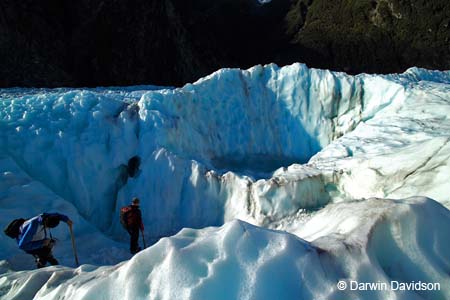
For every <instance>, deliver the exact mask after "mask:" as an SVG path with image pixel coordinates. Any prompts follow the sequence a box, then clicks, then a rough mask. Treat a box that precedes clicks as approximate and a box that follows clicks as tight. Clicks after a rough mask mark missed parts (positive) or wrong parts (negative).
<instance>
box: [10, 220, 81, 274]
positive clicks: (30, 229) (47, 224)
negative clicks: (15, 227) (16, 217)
mask: <svg viewBox="0 0 450 300" xmlns="http://www.w3.org/2000/svg"><path fill="white" fill-rule="evenodd" d="M22 220H23V219H22ZM60 221H63V222H66V223H67V225H69V227H70V228H72V224H73V222H72V221H71V220H70V219H69V218H68V217H67V216H65V215H62V214H58V213H43V214H40V215H39V216H36V217H34V218H31V219H29V220H24V222H23V224H22V225H21V226H20V228H19V232H18V235H17V237H16V241H17V244H18V245H19V248H20V249H22V250H24V251H25V252H26V253H28V254H31V255H33V256H34V258H35V260H36V265H37V267H38V268H43V267H45V266H46V265H47V262H49V263H50V264H51V265H57V264H58V261H57V260H56V259H55V258H54V257H53V254H52V248H53V245H54V243H55V240H54V239H53V237H52V234H51V232H50V228H55V227H56V226H58V224H59V222H60Z"/></svg>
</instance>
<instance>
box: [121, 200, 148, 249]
mask: <svg viewBox="0 0 450 300" xmlns="http://www.w3.org/2000/svg"><path fill="white" fill-rule="evenodd" d="M139 205H140V201H139V199H138V198H136V197H135V198H133V200H132V201H131V204H130V205H128V206H124V207H122V208H121V209H120V223H122V225H123V227H124V228H125V229H126V230H127V231H128V233H129V234H130V253H131V254H136V253H138V252H139V251H140V250H141V247H139V230H141V231H142V239H143V242H144V247H145V240H144V224H143V223H142V213H141V209H140V208H139Z"/></svg>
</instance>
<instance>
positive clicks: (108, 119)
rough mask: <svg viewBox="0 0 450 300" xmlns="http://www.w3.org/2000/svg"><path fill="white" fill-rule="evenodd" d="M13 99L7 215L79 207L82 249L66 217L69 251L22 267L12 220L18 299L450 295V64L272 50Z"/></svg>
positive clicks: (5, 256) (0, 273)
mask: <svg viewBox="0 0 450 300" xmlns="http://www.w3.org/2000/svg"><path fill="white" fill-rule="evenodd" d="M0 98H1V99H0V106H1V110H0V170H1V174H0V216H1V217H0V225H2V226H3V227H5V226H6V225H7V224H8V223H9V221H11V220H12V219H14V218H19V217H32V216H34V215H37V214H39V213H41V212H44V211H45V212H60V213H64V214H66V215H68V216H69V217H70V218H71V219H72V220H73V221H74V229H75V236H76V241H77V248H78V251H79V257H80V261H81V263H82V264H83V265H82V266H80V267H79V268H72V267H75V265H74V262H73V255H72V249H71V244H70V235H69V232H68V230H67V228H66V226H65V224H61V225H60V226H59V227H58V228H57V229H55V230H54V235H55V236H57V237H58V239H59V241H58V244H57V246H56V248H55V256H56V257H57V258H58V260H59V261H60V263H61V264H62V265H64V266H65V267H62V266H57V267H49V268H45V269H41V270H33V271H23V270H29V269H33V268H34V262H33V258H32V257H31V256H30V255H27V254H25V253H21V252H20V251H19V250H18V249H17V245H16V243H15V241H14V240H11V239H9V238H8V237H7V236H5V235H1V236H0V243H1V245H2V247H1V249H0V260H1V261H0V297H2V299H3V298H4V299H33V297H34V299H63V298H66V299H67V298H68V299H100V298H99V297H100V291H101V295H102V297H104V299H211V298H214V299H220V298H221V297H222V298H223V299H273V298H282V299H394V298H395V299H446V298H449V297H450V290H449V288H448V287H449V286H450V284H449V283H450V282H449V281H450V275H449V274H450V251H449V250H450V239H449V237H448V231H446V228H448V223H449V222H450V218H449V217H450V216H449V211H448V207H450V193H449V192H450V191H449V188H448V178H449V174H450V144H449V141H450V120H449V117H448V116H449V115H450V72H448V71H447V72H439V71H428V70H423V69H417V68H412V69H409V70H408V71H406V72H405V73H403V74H392V75H383V76H381V75H367V74H361V75H357V76H349V75H347V74H345V73H336V72H330V71H326V70H317V69H308V68H307V67H306V66H305V65H302V64H294V65H291V66H287V67H283V68H279V67H277V66H275V65H266V66H256V67H253V68H251V69H248V70H238V69H223V70H219V71H218V72H216V73H214V74H211V75H210V76H208V77H205V78H203V79H201V80H199V81H197V82H196V83H193V84H187V85H186V86H184V87H183V88H177V89H173V88H158V87H151V86H148V87H129V88H124V89H118V88H98V89H4V90H0ZM415 196H422V197H415ZM132 197H139V198H140V199H141V207H142V211H143V219H144V224H145V227H146V230H145V237H146V240H147V242H148V243H149V244H154V245H152V246H151V247H149V248H148V249H146V250H144V251H142V252H140V253H139V254H137V255H135V256H134V257H132V258H131V255H130V254H129V253H128V245H127V241H128V235H127V233H126V232H125V231H124V229H123V228H122V227H121V225H120V223H119V222H118V215H119V209H120V207H121V206H123V205H125V204H128V203H129V202H130V200H131V198H132ZM373 197H377V198H373ZM411 197H415V198H411ZM424 197H428V198H424ZM369 198H370V199H369ZM364 199H366V200H364ZM388 199H399V200H388ZM432 199H434V200H432ZM436 201H437V202H436ZM439 202H440V203H439ZM188 228H195V229H188ZM130 258H131V259H130ZM128 259H130V260H128ZM339 280H343V281H344V282H346V283H347V284H348V285H349V286H350V285H351V284H352V281H359V282H379V283H380V284H381V285H382V284H383V283H386V284H387V283H390V282H391V281H398V282H402V283H405V282H412V281H416V282H418V281H421V282H426V283H439V285H440V290H426V291H423V290H421V291H400V290H392V289H389V290H387V291H386V290H384V291H356V290H355V291H352V290H349V289H347V290H344V291H340V290H339V289H337V283H338V281H339ZM174 293H175V294H174Z"/></svg>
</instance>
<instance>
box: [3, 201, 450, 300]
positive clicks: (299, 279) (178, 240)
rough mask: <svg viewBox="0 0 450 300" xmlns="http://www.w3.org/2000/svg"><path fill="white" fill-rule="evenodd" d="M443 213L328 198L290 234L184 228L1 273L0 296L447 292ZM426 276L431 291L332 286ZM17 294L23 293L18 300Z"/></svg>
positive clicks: (429, 206)
mask: <svg viewBox="0 0 450 300" xmlns="http://www.w3.org/2000/svg"><path fill="white" fill-rule="evenodd" d="M448 226H450V212H449V211H448V210H447V209H446V208H444V207H443V206H442V205H440V204H438V203H437V202H435V201H433V200H430V199H427V198H410V199H405V200H399V201H393V200H386V199H369V200H364V201H359V202H346V203H339V204H334V205H331V206H328V207H327V208H325V209H323V210H322V211H321V212H320V213H319V214H317V215H316V216H315V217H314V218H312V219H311V220H310V221H309V222H307V223H306V224H304V226H303V227H302V228H299V230H298V231H297V234H298V235H299V236H301V237H304V238H306V239H307V240H309V242H308V241H306V240H304V239H301V238H299V237H296V236H295V235H292V234H289V233H286V232H281V231H271V230H267V229H262V228H259V227H255V226H253V225H250V224H248V223H245V222H243V221H239V220H235V221H231V222H229V223H226V224H225V225H223V226H222V227H220V228H205V229H201V230H193V229H183V230H182V231H180V232H179V233H178V234H176V235H175V236H172V237H169V238H163V239H161V240H160V241H159V242H158V243H157V244H155V245H154V246H153V247H151V248H149V249H146V250H145V251H142V252H140V253H139V254H137V255H136V256H134V257H133V258H132V259H131V260H129V261H127V262H125V263H122V264H118V265H116V266H112V267H100V268H97V267H93V266H89V265H85V266H82V267H79V268H77V269H69V268H65V267H51V268H47V269H46V270H43V271H28V272H23V273H9V274H4V275H0V284H2V286H3V290H5V291H8V293H7V294H5V295H4V297H5V298H7V299H24V298H30V297H29V296H28V297H27V296H26V293H29V294H30V295H34V293H36V292H37V293H36V296H35V298H34V299H46V300H52V299H55V300H56V299H73V300H76V299H111V300H112V299H121V300H127V299H133V300H135V299H167V300H169V299H286V300H288V299H334V300H336V299H433V300H438V299H448V297H449V296H450V288H449V287H450V278H449V275H448V272H449V271H450V256H449V253H450V238H449V235H448V232H447V231H446V230H442V228H448ZM339 280H344V281H347V282H350V280H357V281H358V282H379V283H387V284H389V285H390V282H391V281H393V280H395V281H398V282H412V281H415V282H418V281H422V282H434V283H438V284H440V287H441V289H440V290H439V291H418V292H411V291H395V290H387V291H353V290H350V289H347V290H345V291H340V290H339V289H338V288H337V287H336V283H337V282H338V281H339ZM21 297H23V298H21Z"/></svg>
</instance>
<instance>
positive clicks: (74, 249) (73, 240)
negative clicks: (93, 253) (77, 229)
mask: <svg viewBox="0 0 450 300" xmlns="http://www.w3.org/2000/svg"><path fill="white" fill-rule="evenodd" d="M69 230H70V237H71V238H72V249H73V255H74V256H75V263H76V265H77V267H78V266H79V265H80V264H79V263H78V256H77V249H76V248H75V239H74V237H73V231H72V226H70V225H69Z"/></svg>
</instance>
